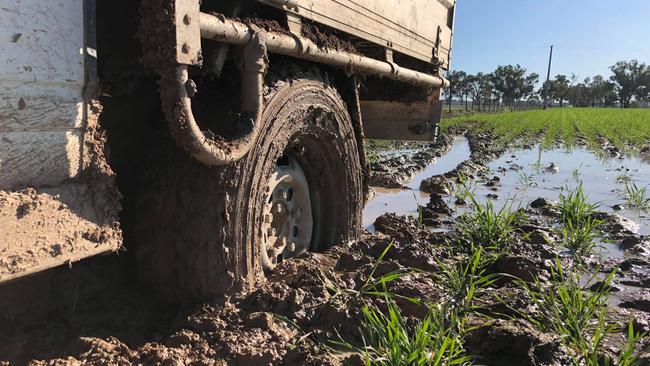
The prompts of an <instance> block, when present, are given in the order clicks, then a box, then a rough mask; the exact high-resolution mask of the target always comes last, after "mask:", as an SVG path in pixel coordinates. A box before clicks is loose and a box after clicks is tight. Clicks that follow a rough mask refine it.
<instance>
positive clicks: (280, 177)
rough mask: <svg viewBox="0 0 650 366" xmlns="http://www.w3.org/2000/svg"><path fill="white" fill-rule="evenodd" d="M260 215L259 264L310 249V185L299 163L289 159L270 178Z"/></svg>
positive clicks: (269, 265) (273, 262) (270, 263)
mask: <svg viewBox="0 0 650 366" xmlns="http://www.w3.org/2000/svg"><path fill="white" fill-rule="evenodd" d="M266 192H267V194H266V197H265V201H264V212H263V215H262V220H263V221H262V245H261V251H262V253H261V254H262V264H263V266H264V268H265V269H273V268H274V267H275V266H276V265H277V264H278V263H279V262H281V261H282V260H284V259H287V258H291V257H293V256H295V255H296V254H298V253H301V252H305V251H308V250H310V248H311V237H312V231H313V227H314V219H313V216H312V209H311V199H310V196H309V184H308V183H307V177H305V173H304V172H303V170H302V168H301V167H300V164H299V163H298V161H297V160H296V159H295V158H293V157H291V156H289V157H288V158H287V159H286V160H285V162H284V163H278V164H277V165H276V167H275V170H274V171H273V174H271V177H270V178H269V183H268V185H267V188H266Z"/></svg>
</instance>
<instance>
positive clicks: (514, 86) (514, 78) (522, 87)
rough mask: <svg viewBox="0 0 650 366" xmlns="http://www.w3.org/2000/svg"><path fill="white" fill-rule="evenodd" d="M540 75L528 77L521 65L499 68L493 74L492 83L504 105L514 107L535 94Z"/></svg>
mask: <svg viewBox="0 0 650 366" xmlns="http://www.w3.org/2000/svg"><path fill="white" fill-rule="evenodd" d="M538 81H539V75H538V74H535V73H533V74H530V75H528V74H527V72H526V69H524V68H523V67H521V66H520V65H516V66H512V65H507V66H499V67H497V69H496V70H495V71H494V73H493V74H492V82H493V84H494V88H495V90H496V91H497V93H498V95H499V96H501V97H502V98H503V103H504V104H507V105H509V106H510V107H511V108H512V107H514V104H515V102H518V101H521V100H522V99H527V98H529V97H530V96H532V95H533V94H534V92H535V84H537V82H538Z"/></svg>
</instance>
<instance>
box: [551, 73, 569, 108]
mask: <svg viewBox="0 0 650 366" xmlns="http://www.w3.org/2000/svg"><path fill="white" fill-rule="evenodd" d="M570 86H571V83H570V82H569V79H568V78H567V77H566V75H557V76H555V79H553V80H551V85H550V90H551V91H550V95H551V98H553V100H557V101H558V102H559V103H560V108H562V107H564V102H565V101H566V100H567V98H568V96H569V88H570Z"/></svg>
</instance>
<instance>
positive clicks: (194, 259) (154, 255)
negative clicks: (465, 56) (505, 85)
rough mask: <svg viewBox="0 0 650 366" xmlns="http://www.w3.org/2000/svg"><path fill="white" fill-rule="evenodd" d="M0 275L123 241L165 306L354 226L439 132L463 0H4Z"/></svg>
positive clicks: (243, 283) (252, 276) (110, 248)
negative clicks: (374, 173)
mask: <svg viewBox="0 0 650 366" xmlns="http://www.w3.org/2000/svg"><path fill="white" fill-rule="evenodd" d="M0 4H1V5H2V6H0V34H1V35H2V37H1V38H2V42H3V45H2V49H1V52H0V57H1V58H2V59H1V60H0V90H1V92H0V96H1V101H0V283H6V282H10V281H12V280H14V279H17V278H20V277H23V276H26V275H29V274H33V273H36V272H39V271H42V270H45V269H48V268H52V267H55V266H59V265H65V264H68V265H70V264H71V263H73V262H75V261H78V260H81V259H83V258H86V257H90V256H94V255H98V254H106V253H113V252H116V251H120V249H121V248H122V247H123V246H126V248H127V249H128V251H129V252H130V253H133V255H134V257H135V258H137V263H138V264H137V266H138V270H139V273H141V274H142V276H143V277H144V278H145V280H147V281H152V282H155V283H156V284H158V285H159V286H160V288H161V289H162V291H163V293H164V294H165V295H166V296H168V297H169V298H170V299H198V298H204V297H208V296H215V295H220V294H223V293H225V292H229V291H233V290H236V289H241V288H246V287H250V286H252V285H254V284H255V282H256V281H257V280H259V279H260V278H261V277H262V276H263V275H264V272H265V271H270V270H273V268H274V267H275V266H276V264H277V263H278V262H280V261H282V260H284V259H287V258H290V257H293V256H295V255H299V253H300V252H303V251H312V250H316V251H318V250H323V249H325V248H327V246H329V245H331V244H334V243H337V242H342V241H347V240H353V239H355V238H357V237H358V236H359V234H360V231H361V223H362V220H361V212H362V209H363V205H364V203H365V200H366V194H367V185H366V181H367V163H366V160H365V154H364V149H363V140H364V138H374V139H402V140H420V141H433V140H435V138H436V135H437V128H438V122H439V120H440V113H441V108H442V105H441V102H440V100H439V99H440V92H441V88H444V87H445V86H447V81H446V80H445V79H444V78H443V77H442V73H443V72H444V70H446V69H448V67H449V60H450V52H451V41H452V31H453V22H454V9H455V1H454V0H408V1H397V0H382V1H375V0H259V1H210V0H203V1H202V2H201V1H199V0H142V1H141V2H140V1H110V2H109V1H101V0H100V1H95V0H60V1H55V2H54V1H37V0H21V1H9V0H0Z"/></svg>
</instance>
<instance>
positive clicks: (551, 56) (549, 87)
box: [544, 45, 553, 109]
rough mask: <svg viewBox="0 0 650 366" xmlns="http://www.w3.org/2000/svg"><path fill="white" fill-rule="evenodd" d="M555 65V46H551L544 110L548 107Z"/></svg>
mask: <svg viewBox="0 0 650 366" xmlns="http://www.w3.org/2000/svg"><path fill="white" fill-rule="evenodd" d="M552 63H553V45H551V54H550V55H549V56H548V72H547V73H546V85H545V86H544V94H545V95H544V109H546V106H547V105H548V94H549V92H550V89H551V83H550V81H551V64H552Z"/></svg>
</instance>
